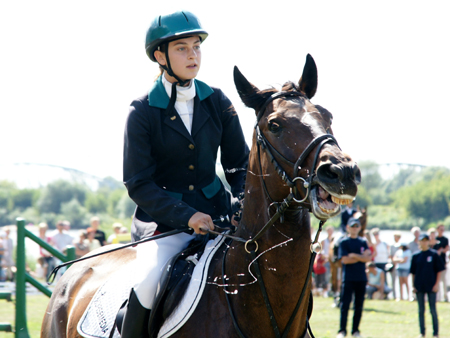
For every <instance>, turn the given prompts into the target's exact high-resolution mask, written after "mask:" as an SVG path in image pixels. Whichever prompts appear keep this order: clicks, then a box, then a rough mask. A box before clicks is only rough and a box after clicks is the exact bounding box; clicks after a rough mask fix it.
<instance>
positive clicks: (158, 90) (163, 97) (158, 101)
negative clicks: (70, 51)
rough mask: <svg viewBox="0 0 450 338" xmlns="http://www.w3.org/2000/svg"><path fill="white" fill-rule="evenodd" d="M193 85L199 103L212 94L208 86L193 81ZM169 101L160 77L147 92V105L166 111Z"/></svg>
mask: <svg viewBox="0 0 450 338" xmlns="http://www.w3.org/2000/svg"><path fill="white" fill-rule="evenodd" d="M194 84H195V92H196V95H197V96H198V98H199V99H200V101H203V100H204V99H206V98H207V97H208V96H210V95H211V94H212V93H213V92H214V91H213V90H212V88H211V87H210V86H208V85H207V84H206V83H204V82H202V81H199V80H195V79H194ZM169 101H170V98H169V96H168V95H167V92H166V89H165V88H164V85H163V83H162V79H161V76H160V77H158V79H157V80H156V81H155V83H154V84H153V87H152V89H150V91H149V92H148V105H149V106H152V107H156V108H162V109H167V106H168V105H169Z"/></svg>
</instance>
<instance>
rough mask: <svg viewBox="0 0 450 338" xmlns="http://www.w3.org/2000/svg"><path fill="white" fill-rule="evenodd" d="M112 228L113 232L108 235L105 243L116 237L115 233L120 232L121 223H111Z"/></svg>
mask: <svg viewBox="0 0 450 338" xmlns="http://www.w3.org/2000/svg"><path fill="white" fill-rule="evenodd" d="M112 228H113V231H114V232H113V233H112V234H111V235H109V237H108V240H107V243H108V244H111V243H112V242H113V241H114V239H115V238H117V235H118V234H120V230H121V228H122V223H114V224H113V225H112Z"/></svg>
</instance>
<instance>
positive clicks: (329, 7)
mask: <svg viewBox="0 0 450 338" xmlns="http://www.w3.org/2000/svg"><path fill="white" fill-rule="evenodd" d="M448 7H449V6H448V5H447V2H446V1H432V2H423V1H420V2H419V1H376V2H367V1H364V2H363V1H314V2H312V1H299V0H296V1H278V2H273V1H272V2H265V1H220V2H214V1H191V2H186V1H158V2H156V1H148V0H147V1H111V0H108V1H106V0H96V1H92V0H89V1H86V0H84V1H83V0H82V1H60V0H59V1H47V0H43V1H2V2H1V3H0V34H1V48H2V53H1V56H0V60H1V62H0V89H1V91H0V93H1V96H0V125H1V132H0V144H1V158H2V159H1V161H0V179H7V178H8V177H4V176H5V175H7V173H8V170H7V168H11V165H12V164H14V163H36V164H49V165H54V166H61V167H66V168H72V169H75V170H79V171H82V172H85V173H88V174H90V175H94V176H98V177H105V176H113V177H114V178H116V179H118V180H121V178H122V146H123V129H124V123H125V118H126V116H127V113H128V106H129V104H130V102H131V101H132V100H133V99H134V98H136V97H138V96H140V95H143V94H145V93H146V91H147V90H148V89H149V88H150V86H151V84H152V82H153V80H154V77H155V76H156V75H157V73H158V69H157V67H156V65H155V64H153V63H152V62H151V61H150V60H149V59H148V58H147V56H146V54H145V50H144V39H145V32H146V29H147V27H148V25H149V23H150V21H151V19H152V18H153V17H154V16H156V15H159V14H161V13H165V12H168V11H174V10H177V9H187V10H190V11H192V12H193V13H195V14H196V15H197V16H198V17H199V18H200V20H201V22H202V24H203V26H204V28H205V29H206V30H207V31H208V32H209V34H210V35H209V37H208V39H207V40H206V41H205V43H204V44H203V45H202V50H203V63H202V69H201V71H200V73H199V76H198V79H200V80H203V81H205V82H207V83H208V84H210V85H212V86H217V87H220V88H221V89H222V90H223V91H224V92H225V93H226V94H227V95H228V96H229V98H230V99H231V100H232V102H233V103H234V105H235V106H236V109H237V110H238V112H239V116H240V119H241V123H242V126H243V129H244V132H245V134H246V138H247V141H248V142H249V143H250V142H251V135H252V131H253V130H252V128H253V123H254V118H255V117H254V113H253V111H252V110H250V109H247V108H245V107H244V106H243V104H242V103H241V101H240V99H239V97H238V96H237V93H236V90H235V88H234V84H233V76H232V74H233V67H234V65H237V66H238V67H239V68H240V70H241V71H242V73H243V74H244V75H245V76H246V77H247V78H248V79H249V81H251V82H253V83H254V84H255V85H257V86H258V87H260V88H267V87H269V86H274V87H279V86H281V84H283V83H284V82H285V81H287V80H293V81H298V79H299V77H300V75H301V72H302V69H303V65H304V61H305V57H306V54H307V53H310V54H311V55H312V56H313V57H314V59H315V61H316V63H317V67H318V71H319V88H318V91H317V95H316V97H314V99H313V100H312V101H313V103H318V104H321V105H323V106H325V107H326V108H328V109H329V110H330V111H331V112H332V113H333V114H334V121H333V129H334V133H335V135H336V137H337V139H338V141H339V143H340V145H341V147H342V148H343V149H344V150H345V151H346V152H348V153H349V154H351V155H352V156H353V157H354V158H355V159H356V160H357V161H362V160H373V161H375V162H377V163H380V164H383V163H411V164H422V165H437V166H447V167H450V157H449V156H447V155H446V153H447V149H446V148H447V143H448V138H447V130H448V123H447V122H448V121H449V117H448V116H449V114H450V111H449V105H448V92H449V89H450V88H449V81H448V79H449V78H450V65H449V60H450V48H448V39H449V32H450V20H448V13H449V11H448ZM9 170H10V169H9Z"/></svg>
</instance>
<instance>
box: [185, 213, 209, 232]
mask: <svg viewBox="0 0 450 338" xmlns="http://www.w3.org/2000/svg"><path fill="white" fill-rule="evenodd" d="M188 226H189V228H192V229H194V231H195V233H196V234H200V235H206V234H207V233H208V232H207V231H205V230H207V229H209V230H214V223H213V221H212V218H211V216H209V215H207V214H204V213H202V212H196V213H195V214H193V215H192V217H191V218H190V219H189V222H188Z"/></svg>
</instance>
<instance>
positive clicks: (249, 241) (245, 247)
mask: <svg viewBox="0 0 450 338" xmlns="http://www.w3.org/2000/svg"><path fill="white" fill-rule="evenodd" d="M248 243H255V245H256V249H255V252H257V251H258V242H253V241H252V240H251V239H249V240H248V241H247V242H245V246H244V249H245V251H247V253H250V251H249V250H248V249H247V244H248Z"/></svg>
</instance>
